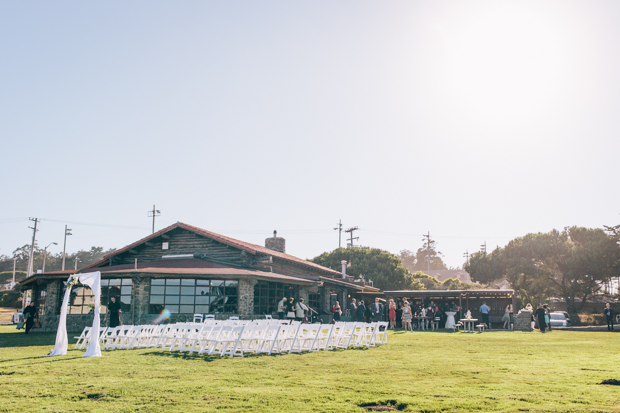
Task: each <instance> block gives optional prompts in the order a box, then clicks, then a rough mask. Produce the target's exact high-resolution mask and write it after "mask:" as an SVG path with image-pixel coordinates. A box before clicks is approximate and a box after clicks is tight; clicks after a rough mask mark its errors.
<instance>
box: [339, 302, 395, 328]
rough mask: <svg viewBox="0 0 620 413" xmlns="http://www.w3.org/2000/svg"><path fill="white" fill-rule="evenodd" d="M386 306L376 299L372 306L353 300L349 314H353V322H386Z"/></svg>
mask: <svg viewBox="0 0 620 413" xmlns="http://www.w3.org/2000/svg"><path fill="white" fill-rule="evenodd" d="M386 309H387V308H386V306H385V305H384V304H383V303H382V302H381V301H380V300H379V299H378V298H375V302H374V303H372V304H368V306H366V304H365V303H364V300H359V301H357V300H356V299H355V298H354V299H352V300H351V304H350V305H349V313H350V314H351V321H354V322H355V321H359V322H362V321H363V322H366V323H372V322H376V321H385V320H386V317H385V315H386V314H385V313H386ZM338 320H340V318H338Z"/></svg>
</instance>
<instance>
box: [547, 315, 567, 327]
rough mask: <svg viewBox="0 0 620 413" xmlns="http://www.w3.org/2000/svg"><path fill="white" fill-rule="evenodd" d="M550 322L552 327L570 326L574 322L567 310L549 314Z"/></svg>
mask: <svg viewBox="0 0 620 413" xmlns="http://www.w3.org/2000/svg"><path fill="white" fill-rule="evenodd" d="M549 319H550V320H549V324H551V327H570V326H571V325H572V324H571V322H570V318H569V317H568V314H567V313H565V312H555V313H551V314H549Z"/></svg>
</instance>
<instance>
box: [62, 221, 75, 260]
mask: <svg viewBox="0 0 620 413" xmlns="http://www.w3.org/2000/svg"><path fill="white" fill-rule="evenodd" d="M69 231H71V228H67V226H66V225H65V245H64V246H63V247H62V270H63V271H64V270H65V256H66V254H65V251H66V250H67V235H73V234H72V233H71V232H69Z"/></svg>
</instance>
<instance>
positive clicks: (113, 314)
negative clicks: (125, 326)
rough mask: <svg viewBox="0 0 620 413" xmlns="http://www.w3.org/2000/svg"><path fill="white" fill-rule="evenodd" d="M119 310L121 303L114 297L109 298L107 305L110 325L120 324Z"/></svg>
mask: <svg viewBox="0 0 620 413" xmlns="http://www.w3.org/2000/svg"><path fill="white" fill-rule="evenodd" d="M120 311H121V303H117V302H116V298H115V297H112V298H110V304H109V305H108V314H109V317H110V327H118V326H119V325H120V315H119V313H120Z"/></svg>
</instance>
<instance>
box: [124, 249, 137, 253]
mask: <svg viewBox="0 0 620 413" xmlns="http://www.w3.org/2000/svg"><path fill="white" fill-rule="evenodd" d="M127 252H128V253H130V254H138V251H136V250H133V249H132V250H129V251H127Z"/></svg>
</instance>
